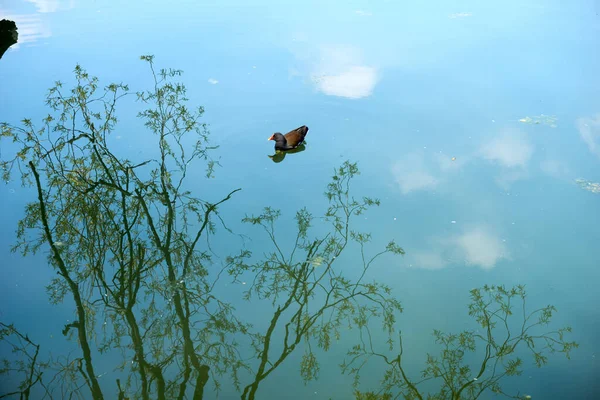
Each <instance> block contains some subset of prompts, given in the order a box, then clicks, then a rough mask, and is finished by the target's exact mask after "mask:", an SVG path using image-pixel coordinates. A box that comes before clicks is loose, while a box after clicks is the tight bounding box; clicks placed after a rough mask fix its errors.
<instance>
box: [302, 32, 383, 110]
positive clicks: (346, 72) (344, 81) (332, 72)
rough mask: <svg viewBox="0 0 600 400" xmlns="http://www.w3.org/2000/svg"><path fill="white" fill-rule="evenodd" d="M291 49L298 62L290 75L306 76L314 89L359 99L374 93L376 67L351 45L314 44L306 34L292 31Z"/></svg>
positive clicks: (377, 79)
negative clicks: (315, 45) (292, 43)
mask: <svg viewBox="0 0 600 400" xmlns="http://www.w3.org/2000/svg"><path fill="white" fill-rule="evenodd" d="M294 38H295V40H294V41H296V42H297V46H296V47H297V49H296V50H294V51H293V52H294V54H295V55H296V59H297V61H298V65H296V66H294V67H292V68H290V73H291V75H303V76H308V77H309V79H310V81H311V82H312V83H313V84H314V85H315V87H316V89H317V90H319V91H320V92H322V93H324V94H326V95H329V96H338V97H346V98H349V99H360V98H364V97H368V96H370V95H371V94H372V93H373V89H374V88H375V85H376V84H377V82H378V81H379V73H378V71H377V69H376V68H375V67H373V66H371V65H368V64H367V63H366V62H365V61H364V60H363V55H362V51H361V50H360V49H359V48H357V47H354V46H344V45H333V46H331V45H327V46H325V45H323V46H318V47H316V48H315V47H314V46H312V45H310V43H309V42H308V38H307V37H306V35H305V34H299V33H297V34H295V35H294Z"/></svg>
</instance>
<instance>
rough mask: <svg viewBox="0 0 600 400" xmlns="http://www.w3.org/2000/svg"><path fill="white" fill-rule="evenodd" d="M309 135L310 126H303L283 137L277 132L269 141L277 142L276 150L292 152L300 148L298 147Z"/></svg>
mask: <svg viewBox="0 0 600 400" xmlns="http://www.w3.org/2000/svg"><path fill="white" fill-rule="evenodd" d="M307 133H308V126H306V125H302V126H301V127H299V128H296V129H294V130H292V131H289V132H288V133H286V134H285V135H282V134H281V133H280V132H275V133H274V134H273V135H271V137H270V138H269V140H274V141H275V150H281V151H286V150H292V149H295V148H296V147H298V145H299V144H300V143H302V142H304V138H305V137H306V134H307Z"/></svg>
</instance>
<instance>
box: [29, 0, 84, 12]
mask: <svg viewBox="0 0 600 400" xmlns="http://www.w3.org/2000/svg"><path fill="white" fill-rule="evenodd" d="M26 1H27V2H28V3H33V4H34V5H35V7H36V8H37V11H38V12H40V13H53V12H56V11H58V10H65V9H70V8H73V6H74V0H26Z"/></svg>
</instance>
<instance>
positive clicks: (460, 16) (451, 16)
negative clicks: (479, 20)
mask: <svg viewBox="0 0 600 400" xmlns="http://www.w3.org/2000/svg"><path fill="white" fill-rule="evenodd" d="M472 16H473V13H470V12H459V13H454V14H450V15H448V18H450V19H455V18H465V17H472Z"/></svg>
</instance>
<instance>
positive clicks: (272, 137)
mask: <svg viewBox="0 0 600 400" xmlns="http://www.w3.org/2000/svg"><path fill="white" fill-rule="evenodd" d="M267 140H275V135H271V137H270V138H268V139H267Z"/></svg>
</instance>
